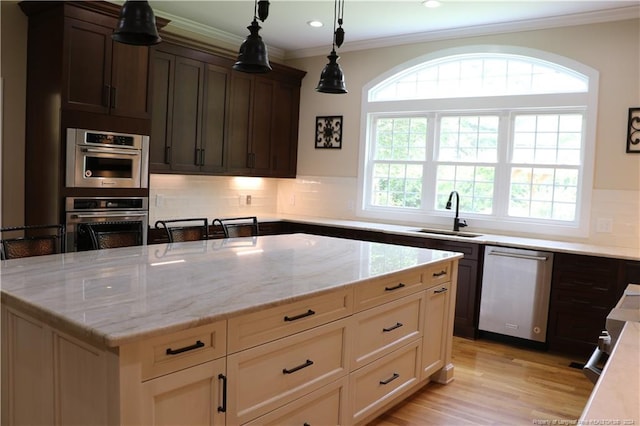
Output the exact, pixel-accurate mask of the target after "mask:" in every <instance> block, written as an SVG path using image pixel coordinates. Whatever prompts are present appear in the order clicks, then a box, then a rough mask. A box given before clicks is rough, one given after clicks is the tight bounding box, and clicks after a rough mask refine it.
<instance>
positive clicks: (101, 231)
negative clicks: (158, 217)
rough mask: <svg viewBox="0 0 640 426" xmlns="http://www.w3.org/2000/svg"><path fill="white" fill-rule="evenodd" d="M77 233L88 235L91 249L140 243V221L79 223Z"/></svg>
mask: <svg viewBox="0 0 640 426" xmlns="http://www.w3.org/2000/svg"><path fill="white" fill-rule="evenodd" d="M78 233H79V234H84V235H86V234H88V235H89V237H90V239H91V249H92V250H100V249H107V248H117V247H130V246H139V245H142V222H94V223H81V224H79V225H78Z"/></svg>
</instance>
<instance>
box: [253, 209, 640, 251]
mask: <svg viewBox="0 0 640 426" xmlns="http://www.w3.org/2000/svg"><path fill="white" fill-rule="evenodd" d="M259 220H261V221H270V220H271V221H279V220H286V221H289V222H299V223H309V224H314V225H327V226H334V227H340V228H348V229H361V230H371V231H378V232H387V233H392V234H396V235H407V236H412V237H423V238H433V239H444V240H451V241H464V242H467V243H477V244H487V245H498V246H508V247H514V248H523V249H532V250H548V251H553V252H556V253H569V254H580V255H588V256H601V257H610V258H616V259H626V260H635V261H640V248H630V247H617V246H603V245H593V244H583V243H578V242H567V241H557V240H547V239H536V238H526V237H516V236H508V235H496V234H491V233H484V232H478V233H479V234H480V236H478V237H473V238H469V237H458V236H455V235H438V234H425V233H421V232H417V230H418V229H420V227H419V226H415V225H393V224H385V223H377V222H364V221H356V220H341V219H330V218H322V217H310V216H296V215H279V216H277V217H259ZM429 228H431V227H429ZM433 228H440V227H438V226H434V227H433ZM465 232H475V231H473V230H469V231H468V228H465V229H463V232H462V233H463V234H464V233H465Z"/></svg>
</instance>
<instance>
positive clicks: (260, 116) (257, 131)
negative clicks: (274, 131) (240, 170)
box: [249, 78, 281, 176]
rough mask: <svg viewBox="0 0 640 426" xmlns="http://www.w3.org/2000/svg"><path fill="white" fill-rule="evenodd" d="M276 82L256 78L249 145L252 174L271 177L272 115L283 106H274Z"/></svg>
mask: <svg viewBox="0 0 640 426" xmlns="http://www.w3.org/2000/svg"><path fill="white" fill-rule="evenodd" d="M273 87H274V82H273V81H269V80H267V79H263V78H256V80H255V82H254V88H253V108H252V109H253V114H252V120H251V122H252V123H251V142H250V144H249V153H250V166H251V169H252V174H254V175H257V176H269V175H271V115H272V111H273V110H274V109H276V108H280V107H281V105H274V104H273V100H274V98H273Z"/></svg>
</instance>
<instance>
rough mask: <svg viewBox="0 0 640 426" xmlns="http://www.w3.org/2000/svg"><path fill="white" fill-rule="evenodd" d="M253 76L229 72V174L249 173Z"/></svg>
mask: <svg viewBox="0 0 640 426" xmlns="http://www.w3.org/2000/svg"><path fill="white" fill-rule="evenodd" d="M252 90H253V77H251V76H248V75H246V74H243V73H240V72H236V71H233V72H232V73H231V99H230V102H229V146H228V149H227V151H228V154H227V171H228V172H229V173H231V174H240V175H242V174H245V175H246V174H249V172H250V168H249V152H250V151H249V138H250V135H251V133H250V131H249V127H250V124H251V121H250V118H251V93H252Z"/></svg>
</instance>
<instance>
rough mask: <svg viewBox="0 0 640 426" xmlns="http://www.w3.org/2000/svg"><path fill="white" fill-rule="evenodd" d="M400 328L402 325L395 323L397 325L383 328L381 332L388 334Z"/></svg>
mask: <svg viewBox="0 0 640 426" xmlns="http://www.w3.org/2000/svg"><path fill="white" fill-rule="evenodd" d="M402 326H403V324H402V323H401V322H397V323H396V325H392V326H391V327H389V328H383V329H382V331H384V332H385V333H387V332H389V331H393V330H395V329H396V328H400V327H402Z"/></svg>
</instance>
